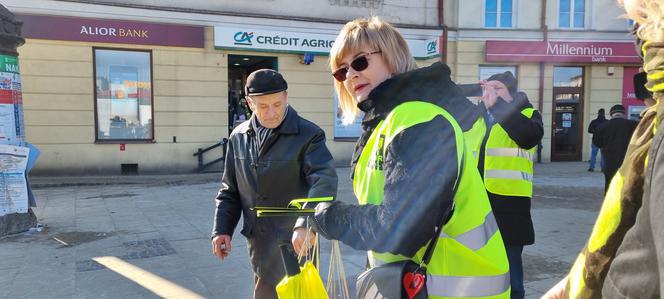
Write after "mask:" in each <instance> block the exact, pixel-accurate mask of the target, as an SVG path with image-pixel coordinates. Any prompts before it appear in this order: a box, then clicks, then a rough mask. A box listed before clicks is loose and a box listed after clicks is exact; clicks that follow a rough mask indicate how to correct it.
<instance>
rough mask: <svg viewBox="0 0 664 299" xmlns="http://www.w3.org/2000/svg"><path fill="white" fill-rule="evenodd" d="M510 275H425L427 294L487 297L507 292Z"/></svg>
mask: <svg viewBox="0 0 664 299" xmlns="http://www.w3.org/2000/svg"><path fill="white" fill-rule="evenodd" d="M509 288H510V273H509V272H508V273H505V274H500V275H495V276H438V275H431V274H428V275H427V293H428V295H429V296H439V297H488V296H494V295H496V294H502V293H504V292H507V291H508V290H509Z"/></svg>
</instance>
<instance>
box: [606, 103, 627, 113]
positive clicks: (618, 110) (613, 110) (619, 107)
mask: <svg viewBox="0 0 664 299" xmlns="http://www.w3.org/2000/svg"><path fill="white" fill-rule="evenodd" d="M614 113H625V106H623V105H620V104H618V105H613V107H611V110H609V115H613V114H614Z"/></svg>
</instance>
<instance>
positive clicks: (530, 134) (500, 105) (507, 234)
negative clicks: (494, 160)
mask: <svg viewBox="0 0 664 299" xmlns="http://www.w3.org/2000/svg"><path fill="white" fill-rule="evenodd" d="M483 108H484V106H483V105H480V109H483ZM525 108H533V105H532V104H530V102H529V101H528V96H527V95H526V94H525V93H523V92H517V93H516V94H515V95H514V100H513V101H512V102H511V103H508V102H506V101H505V100H503V99H502V98H498V100H497V101H496V104H494V105H493V106H492V107H491V108H489V110H488V111H489V112H491V115H493V116H494V118H495V122H496V123H499V124H500V126H502V127H503V129H505V132H507V135H509V137H510V138H511V139H512V140H514V142H516V144H517V145H519V147H520V148H523V149H530V148H533V147H534V146H537V145H538V144H539V143H540V141H541V140H542V136H544V126H543V124H542V116H541V115H540V114H539V112H537V111H535V112H533V115H532V117H531V118H528V117H526V116H525V115H523V114H521V111H522V110H523V109H525ZM485 116H486V114H485ZM487 123H488V122H487ZM490 129H491V128H487V132H486V135H485V136H484V140H483V142H482V149H481V152H480V155H479V157H480V158H479V159H480V161H479V164H478V165H479V169H480V174H482V177H484V158H485V153H484V151H485V149H486V142H487V140H488V137H489V133H490ZM487 193H488V194H489V200H490V201H491V208H492V209H493V214H494V215H495V216H496V222H497V223H498V227H499V228H500V233H501V234H502V236H503V242H505V244H506V245H529V244H533V243H534V242H535V229H534V228H533V221H532V219H531V216H530V198H524V197H521V196H504V195H498V194H493V193H491V192H488V191H487Z"/></svg>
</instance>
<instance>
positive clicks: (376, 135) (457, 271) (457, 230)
mask: <svg viewBox="0 0 664 299" xmlns="http://www.w3.org/2000/svg"><path fill="white" fill-rule="evenodd" d="M437 116H443V117H445V119H447V120H448V121H449V122H450V123H451V124H452V127H453V128H454V132H455V136H456V138H455V139H456V140H455V141H456V144H457V156H456V158H457V160H458V161H459V163H458V165H461V163H460V162H461V159H462V157H464V159H465V162H464V169H463V171H462V172H461V171H460V170H459V169H457V173H462V174H461V177H460V181H459V182H458V184H459V186H458V191H457V193H456V194H454V198H453V200H454V210H453V213H452V216H451V218H450V219H449V221H448V222H447V223H446V224H445V225H444V226H443V231H442V232H441V234H440V237H439V238H440V239H439V240H438V242H437V244H436V247H435V249H434V252H433V255H432V258H431V260H430V262H429V264H428V267H427V291H428V294H429V298H463V297H473V298H509V296H510V275H509V264H508V261H507V255H506V253H505V247H504V245H503V240H502V237H501V235H500V232H499V231H498V225H497V224H496V219H495V218H494V216H493V212H492V211H491V205H490V203H489V200H488V196H487V194H486V191H485V189H484V185H483V183H482V179H481V177H480V175H479V172H478V171H477V168H476V167H475V164H474V163H473V160H474V158H473V157H472V154H471V153H470V150H469V149H468V148H466V147H465V140H464V137H463V133H462V132H461V128H460V127H459V125H458V124H457V123H456V121H455V120H454V119H453V118H452V116H450V114H449V113H448V112H447V111H445V110H444V109H443V108H441V107H439V106H436V105H434V104H430V103H425V102H419V101H414V102H406V103H403V104H401V105H399V106H397V107H396V108H394V109H393V110H392V112H390V113H389V114H388V115H387V117H386V118H385V119H384V120H383V121H381V122H380V123H379V124H378V126H377V127H376V128H375V130H374V131H373V133H372V134H371V136H370V137H369V140H368V141H367V144H366V145H365V147H364V149H363V150H362V153H361V155H360V158H359V160H358V163H357V167H356V168H355V175H354V179H353V189H354V192H355V195H356V196H357V198H358V201H359V203H360V204H361V205H365V204H373V205H380V204H381V203H382V201H383V195H384V193H383V188H384V174H383V162H384V161H383V158H384V157H385V153H386V150H387V147H388V146H389V144H390V142H392V140H393V139H394V137H396V136H397V135H398V134H399V133H400V132H402V131H403V130H406V129H408V128H409V127H412V126H414V125H417V124H420V123H426V122H429V121H431V120H433V119H434V118H435V117H437ZM422 138H435V137H433V136H422ZM450 142H451V141H450ZM412 150H415V151H416V150H418V149H416V148H413V149H412ZM463 151H466V154H465V156H464V155H463ZM423 159H426V157H423ZM441 183H442V182H441ZM412 191H413V192H417V190H412ZM395 225H396V224H395ZM403 241H404V242H408V240H403ZM425 250H426V245H425V246H423V247H422V248H421V249H420V250H419V251H418V252H417V253H416V254H415V256H413V257H405V256H401V255H394V254H390V253H377V252H373V251H369V263H370V266H371V267H374V266H376V265H380V264H383V263H389V262H395V261H399V260H405V259H412V260H413V261H415V262H417V263H419V262H420V261H421V259H422V256H423V255H424V251H425Z"/></svg>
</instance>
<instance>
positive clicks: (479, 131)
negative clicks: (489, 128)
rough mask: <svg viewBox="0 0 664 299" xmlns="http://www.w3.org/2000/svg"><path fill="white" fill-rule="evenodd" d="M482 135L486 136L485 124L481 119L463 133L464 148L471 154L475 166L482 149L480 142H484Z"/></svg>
mask: <svg viewBox="0 0 664 299" xmlns="http://www.w3.org/2000/svg"><path fill="white" fill-rule="evenodd" d="M484 135H486V122H484V118H483V117H479V118H477V120H476V121H475V123H473V126H472V127H471V128H470V129H468V130H467V131H464V132H463V136H464V137H465V138H466V146H467V147H468V148H469V149H470V151H471V152H472V153H473V157H474V158H475V166H477V163H478V162H479V154H480V149H481V148H482V141H484Z"/></svg>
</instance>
